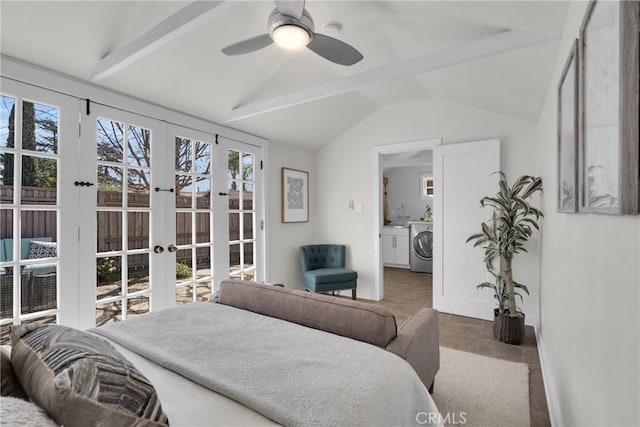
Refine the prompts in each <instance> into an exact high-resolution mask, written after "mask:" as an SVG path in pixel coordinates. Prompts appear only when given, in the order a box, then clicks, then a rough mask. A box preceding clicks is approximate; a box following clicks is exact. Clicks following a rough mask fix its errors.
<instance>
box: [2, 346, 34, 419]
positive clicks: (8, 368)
mask: <svg viewBox="0 0 640 427" xmlns="http://www.w3.org/2000/svg"><path fill="white" fill-rule="evenodd" d="M0 383H1V387H0V388H1V392H0V395H2V396H7V397H15V398H18V399H22V400H29V397H28V396H27V393H25V391H24V389H23V388H22V385H20V381H18V379H17V378H16V374H15V373H14V372H13V365H12V364H11V347H10V346H8V345H3V346H0ZM0 419H1V418H0Z"/></svg>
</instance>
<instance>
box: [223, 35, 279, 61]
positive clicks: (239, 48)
mask: <svg viewBox="0 0 640 427" xmlns="http://www.w3.org/2000/svg"><path fill="white" fill-rule="evenodd" d="M271 43H273V40H271V37H270V36H269V34H262V35H261V36H256V37H252V38H250V39H246V40H243V41H241V42H238V43H235V44H232V45H231V46H227V47H225V48H224V49H222V53H224V54H225V55H229V56H235V55H244V54H245V53H250V52H255V51H256V50H259V49H262V48H263V47H267V46H269V45H270V44H271Z"/></svg>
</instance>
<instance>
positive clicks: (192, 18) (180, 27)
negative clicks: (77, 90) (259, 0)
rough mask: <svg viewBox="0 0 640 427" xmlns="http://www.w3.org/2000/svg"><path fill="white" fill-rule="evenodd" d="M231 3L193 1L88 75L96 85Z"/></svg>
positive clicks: (114, 54) (191, 29) (207, 19)
mask: <svg viewBox="0 0 640 427" xmlns="http://www.w3.org/2000/svg"><path fill="white" fill-rule="evenodd" d="M237 3H238V2H235V1H224V0H220V1H194V2H192V3H189V4H188V5H187V6H185V7H183V8H182V9H180V10H178V11H177V12H176V13H174V14H173V15H171V16H169V17H168V18H166V19H165V20H163V21H162V22H160V23H159V24H157V25H156V26H155V27H153V28H151V29H150V30H149V31H147V32H146V33H144V34H143V35H141V36H140V37H138V38H136V39H135V40H132V41H131V42H129V43H127V44H126V45H124V46H122V47H119V48H117V49H116V50H114V51H113V52H111V53H109V54H107V55H106V56H105V57H104V58H102V59H101V60H100V62H98V65H96V67H95V68H94V70H93V73H92V74H91V80H92V81H94V82H97V81H99V80H102V79H104V78H106V77H108V76H110V75H112V74H113V73H115V72H117V71H119V70H121V69H122V68H124V67H126V66H127V65H129V64H131V63H132V62H134V61H137V60H138V59H140V58H142V57H143V56H145V55H148V54H149V53H151V52H153V51H155V50H157V49H160V48H161V47H163V46H165V45H167V44H168V43H170V42H172V41H173V40H175V39H177V38H179V37H181V36H183V35H184V34H187V33H188V32H190V31H193V30H195V29H196V28H198V27H199V26H201V25H202V24H204V23H206V22H207V21H210V20H211V19H213V18H214V17H218V16H220V15H222V14H223V13H224V12H226V11H227V10H229V9H230V8H231V7H234V6H235V5H236V4H237Z"/></svg>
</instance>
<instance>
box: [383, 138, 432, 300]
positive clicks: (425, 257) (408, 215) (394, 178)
mask: <svg viewBox="0 0 640 427" xmlns="http://www.w3.org/2000/svg"><path fill="white" fill-rule="evenodd" d="M441 143H442V141H441V139H430V140H420V141H410V142H399V143H393V144H386V145H380V146H377V147H374V149H373V168H372V170H373V175H374V176H373V179H372V181H373V183H374V188H373V191H374V199H373V200H374V203H375V206H374V218H375V224H376V226H375V228H374V232H375V233H376V235H377V240H378V242H379V244H378V245H376V246H375V248H374V254H375V255H374V259H375V260H376V262H377V266H376V268H375V272H376V274H375V277H374V286H375V295H376V296H377V299H378V300H383V299H384V298H385V296H386V297H387V300H393V301H396V300H397V301H398V302H403V301H404V302H407V303H411V304H419V305H425V306H431V299H432V298H431V274H430V273H431V271H432V265H433V259H432V257H433V255H432V253H433V251H432V245H431V242H432V230H433V224H432V223H431V222H430V219H431V218H429V217H430V216H431V209H432V206H433V200H432V199H433V186H432V183H433V180H432V178H430V177H431V176H432V172H433V166H432V163H433V160H432V158H433V155H432V152H433V148H434V147H436V146H439V145H441ZM427 178H430V179H427ZM427 181H428V182H430V183H431V194H430V195H427V194H426V191H425V192H424V193H425V194H422V193H423V191H422V190H423V185H422V184H423V182H424V183H426V182H427ZM385 282H386V283H387V284H389V286H388V287H387V288H385Z"/></svg>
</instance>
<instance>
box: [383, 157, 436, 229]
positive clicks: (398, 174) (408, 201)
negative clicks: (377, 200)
mask: <svg viewBox="0 0 640 427" xmlns="http://www.w3.org/2000/svg"><path fill="white" fill-rule="evenodd" d="M432 173H433V166H431V165H425V166H407V167H395V168H390V169H386V170H385V172H384V176H386V177H387V178H389V182H388V184H387V204H388V206H389V220H391V222H392V223H394V224H399V223H406V222H407V220H415V219H418V218H420V217H423V216H424V211H425V209H426V205H429V206H431V208H433V197H429V198H428V199H427V200H422V199H421V198H420V174H427V175H429V176H431V174H432ZM400 205H402V206H404V209H400ZM432 212H433V211H432ZM398 216H409V218H398Z"/></svg>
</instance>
